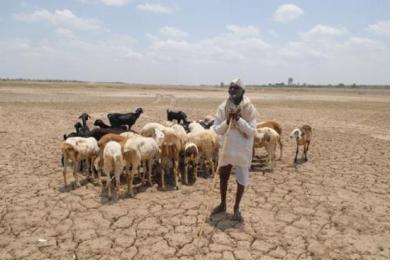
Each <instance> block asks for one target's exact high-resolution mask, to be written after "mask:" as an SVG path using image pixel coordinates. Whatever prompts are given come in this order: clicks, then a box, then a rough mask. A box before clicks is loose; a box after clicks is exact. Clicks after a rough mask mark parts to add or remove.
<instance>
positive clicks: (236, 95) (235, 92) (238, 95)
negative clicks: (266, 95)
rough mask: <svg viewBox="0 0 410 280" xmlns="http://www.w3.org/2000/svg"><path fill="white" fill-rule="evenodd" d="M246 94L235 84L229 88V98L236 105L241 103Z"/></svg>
mask: <svg viewBox="0 0 410 280" xmlns="http://www.w3.org/2000/svg"><path fill="white" fill-rule="evenodd" d="M244 92H245V91H244V90H243V89H242V88H241V87H239V86H238V85H236V84H234V83H231V84H230V86H229V98H230V99H231V100H232V101H233V103H234V104H235V105H239V103H241V101H242V97H243V94H244Z"/></svg>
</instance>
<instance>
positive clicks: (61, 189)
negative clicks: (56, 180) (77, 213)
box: [58, 178, 96, 193]
mask: <svg viewBox="0 0 410 280" xmlns="http://www.w3.org/2000/svg"><path fill="white" fill-rule="evenodd" d="M95 180H96V179H94V180H90V179H89V178H84V179H81V180H78V184H79V186H76V185H75V181H72V182H71V183H69V184H68V185H67V186H65V185H64V184H63V185H62V186H60V187H59V188H58V191H59V192H62V193H64V192H72V191H75V190H76V189H78V188H82V187H84V186H86V185H87V184H88V183H92V184H93V185H94V186H95V185H96V181H95Z"/></svg>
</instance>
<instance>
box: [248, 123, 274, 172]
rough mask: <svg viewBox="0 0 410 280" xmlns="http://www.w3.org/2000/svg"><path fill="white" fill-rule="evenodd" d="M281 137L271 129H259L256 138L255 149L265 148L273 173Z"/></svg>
mask: <svg viewBox="0 0 410 280" xmlns="http://www.w3.org/2000/svg"><path fill="white" fill-rule="evenodd" d="M279 141H280V135H279V133H277V132H276V131H275V130H274V129H272V128H270V127H262V128H257V129H256V132H255V136H254V147H255V148H265V150H266V152H267V153H268V158H267V163H268V165H269V166H270V168H271V170H272V171H273V165H274V164H275V153H276V146H277V145H278V144H279Z"/></svg>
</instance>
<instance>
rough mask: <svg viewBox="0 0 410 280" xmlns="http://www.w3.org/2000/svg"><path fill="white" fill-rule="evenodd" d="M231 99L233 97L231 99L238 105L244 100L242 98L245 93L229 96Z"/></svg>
mask: <svg viewBox="0 0 410 280" xmlns="http://www.w3.org/2000/svg"><path fill="white" fill-rule="evenodd" d="M229 98H230V99H231V101H232V103H233V104H235V105H236V106H238V105H239V104H240V103H241V102H242V99H243V93H242V94H241V95H239V96H238V95H236V96H231V97H229Z"/></svg>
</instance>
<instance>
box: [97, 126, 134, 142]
mask: <svg viewBox="0 0 410 280" xmlns="http://www.w3.org/2000/svg"><path fill="white" fill-rule="evenodd" d="M126 131H127V130H126V129H120V128H101V127H96V128H93V129H92V130H91V131H90V136H89V137H94V138H95V139H96V140H97V141H99V140H100V139H101V138H102V137H103V136H104V135H106V134H108V133H114V134H120V133H123V132H126Z"/></svg>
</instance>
